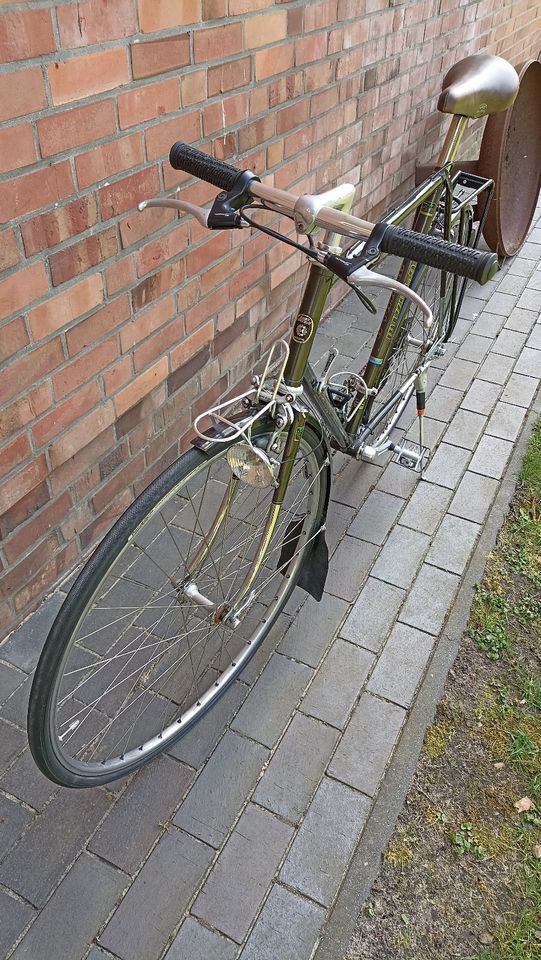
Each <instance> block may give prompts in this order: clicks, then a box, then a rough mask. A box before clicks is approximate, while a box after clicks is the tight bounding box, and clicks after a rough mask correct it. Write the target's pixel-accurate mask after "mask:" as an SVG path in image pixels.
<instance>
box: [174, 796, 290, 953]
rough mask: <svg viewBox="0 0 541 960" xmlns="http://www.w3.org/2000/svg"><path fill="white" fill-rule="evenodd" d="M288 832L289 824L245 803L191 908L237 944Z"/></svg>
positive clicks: (262, 894) (282, 850) (252, 916)
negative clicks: (242, 811) (236, 822)
mask: <svg viewBox="0 0 541 960" xmlns="http://www.w3.org/2000/svg"><path fill="white" fill-rule="evenodd" d="M292 835H293V828H292V827H290V826H289V825H287V824H285V823H283V822H282V821H281V820H278V819H277V818H276V817H275V816H273V814H271V813H268V812H267V811H266V810H261V809H260V808H258V807H254V806H253V805H250V806H248V807H247V809H246V810H245V811H244V813H243V814H242V817H241V818H240V820H239V822H238V824H237V825H236V827H235V829H234V830H233V833H232V834H231V836H230V837H229V840H228V841H227V843H226V845H225V847H224V849H223V851H222V853H221V855H220V857H219V859H218V861H217V863H216V864H215V865H214V867H213V869H212V871H211V873H210V875H209V877H208V879H207V881H206V883H205V884H204V886H203V889H202V890H201V892H200V894H199V896H198V897H197V900H196V901H195V903H194V905H193V907H192V913H194V914H195V915H196V916H197V917H200V919H201V920H204V921H205V922H206V923H208V924H209V925H210V926H211V927H215V928H216V929H217V930H220V931H221V932H222V933H225V935H226V936H228V937H231V939H232V940H235V941H236V942H237V943H242V941H243V940H244V938H245V936H246V934H247V933H248V930H249V928H250V924H251V923H252V922H253V920H254V919H255V917H256V915H257V912H258V910H259V908H260V906H261V903H262V901H263V899H264V897H265V894H266V892H267V889H268V887H269V886H270V883H271V881H272V878H273V877H274V874H275V873H276V870H277V868H278V865H279V863H280V861H281V860H282V857H283V856H284V853H285V851H286V849H287V847H288V845H289V842H290V840H291V837H292Z"/></svg>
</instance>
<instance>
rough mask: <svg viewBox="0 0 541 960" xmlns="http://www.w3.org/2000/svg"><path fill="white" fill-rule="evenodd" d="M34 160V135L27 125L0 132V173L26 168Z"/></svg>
mask: <svg viewBox="0 0 541 960" xmlns="http://www.w3.org/2000/svg"><path fill="white" fill-rule="evenodd" d="M35 159H36V148H35V146H34V135H33V133H32V127H31V125H30V124H29V123H19V124H17V125H16V126H15V127H4V129H3V130H0V173H7V172H8V171H10V170H18V169H19V167H27V166H28V165H29V164H30V163H34V161H35Z"/></svg>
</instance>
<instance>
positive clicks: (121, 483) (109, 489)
mask: <svg viewBox="0 0 541 960" xmlns="http://www.w3.org/2000/svg"><path fill="white" fill-rule="evenodd" d="M143 467H144V456H143V453H142V452H141V453H140V454H139V455H138V456H137V457H134V459H133V460H130V461H128V463H126V464H125V465H124V467H123V468H122V469H121V470H119V471H118V472H117V473H116V474H115V476H114V477H112V478H111V479H110V480H109V481H108V483H106V484H104V486H103V487H102V488H101V490H99V491H98V492H97V493H96V494H95V495H94V496H93V497H92V505H93V507H94V510H95V511H96V513H97V514H99V513H101V511H102V510H104V509H105V507H107V506H108V505H109V504H110V503H111V501H112V500H113V498H114V497H115V496H116V494H117V493H122V492H123V491H126V489H128V488H129V485H130V483H131V482H132V481H133V480H134V479H135V477H137V476H139V475H140V474H141V473H142V470H143Z"/></svg>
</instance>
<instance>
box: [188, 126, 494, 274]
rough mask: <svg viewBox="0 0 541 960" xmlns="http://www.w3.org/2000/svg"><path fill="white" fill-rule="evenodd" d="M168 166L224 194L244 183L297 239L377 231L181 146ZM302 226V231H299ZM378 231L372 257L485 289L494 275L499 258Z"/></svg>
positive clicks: (392, 230) (395, 230)
mask: <svg viewBox="0 0 541 960" xmlns="http://www.w3.org/2000/svg"><path fill="white" fill-rule="evenodd" d="M169 161H170V163H171V166H172V167H174V169H175V170H183V171H184V172H185V173H189V174H191V175H192V176H195V177H198V178H199V179H201V180H205V181H206V182H207V183H211V184H213V186H215V187H219V188H220V190H224V191H226V192H230V191H234V190H235V188H236V187H237V186H238V185H239V182H240V181H241V178H244V179H243V181H242V184H243V188H244V189H246V191H247V193H248V194H249V195H250V197H253V198H256V199H258V200H261V201H262V202H263V203H264V205H265V207H267V208H268V209H269V210H272V211H274V212H276V213H279V214H283V215H285V216H288V217H291V218H292V219H294V220H295V223H296V226H297V230H298V231H299V232H300V233H303V232H304V233H307V232H308V230H309V229H311V228H312V226H314V225H315V226H317V227H321V228H323V229H325V230H329V231H332V232H333V233H338V234H340V235H341V236H346V237H353V238H354V239H356V240H359V239H368V238H369V237H370V236H371V234H372V233H373V231H374V230H375V229H376V224H374V223H370V221H368V220H362V219H361V218H359V217H354V216H353V215H352V214H350V213H346V212H344V211H343V210H336V209H333V208H332V207H329V206H326V205H323V206H320V205H319V203H318V202H317V197H306V196H305V197H298V196H295V195H294V194H291V193H288V192H287V191H286V190H278V189H276V188H275V187H270V186H267V185H266V184H263V183H261V182H260V181H259V178H258V177H256V176H255V174H251V175H250V172H249V171H244V170H239V169H238V168H237V167H233V166H232V165H231V164H229V163H226V162H225V160H215V159H214V158H213V157H209V156H207V154H206V153H203V152H202V151H201V150H197V149H196V148H195V147H191V146H189V145H188V144H186V143H182V142H180V141H179V142H177V143H175V144H173V146H172V147H171V152H170V154H169ZM309 201H312V202H309ZM177 202H178V201H177ZM303 223H304V224H305V229H303ZM377 226H378V229H377V233H378V234H379V243H378V247H377V248H376V249H375V251H374V253H375V256H377V254H379V251H380V250H381V251H383V252H384V253H391V254H395V255H397V256H399V257H403V258H404V259H408V260H412V261H414V262H416V263H423V264H426V265H427V266H432V267H436V268H437V269H438V270H445V271H448V272H449V273H455V274H458V275H459V276H462V277H466V278H468V279H471V280H476V281H477V282H478V283H486V282H487V280H490V279H491V277H493V276H494V274H495V273H496V272H497V270H498V269H499V264H498V258H497V256H496V254H494V253H487V252H483V251H481V250H476V249H473V248H472V247H466V246H462V245H461V244H458V243H449V242H447V241H445V240H440V239H439V238H437V237H433V236H429V235H425V234H422V233H416V232H415V231H413V230H405V229H403V228H402V227H397V226H393V225H391V224H387V225H385V224H379V225H377ZM382 227H384V229H383V230H381V228H382ZM367 246H368V245H367Z"/></svg>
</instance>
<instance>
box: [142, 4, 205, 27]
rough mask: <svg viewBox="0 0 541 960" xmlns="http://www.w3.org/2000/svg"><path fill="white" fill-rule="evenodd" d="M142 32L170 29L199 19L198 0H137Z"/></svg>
mask: <svg viewBox="0 0 541 960" xmlns="http://www.w3.org/2000/svg"><path fill="white" fill-rule="evenodd" d="M138 7H139V26H140V27H141V31H142V32H143V33H155V32H156V31H158V30H170V29H171V28H172V27H181V26H184V25H185V24H187V23H197V22H198V20H199V0H182V2H181V3H179V0H138Z"/></svg>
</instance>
